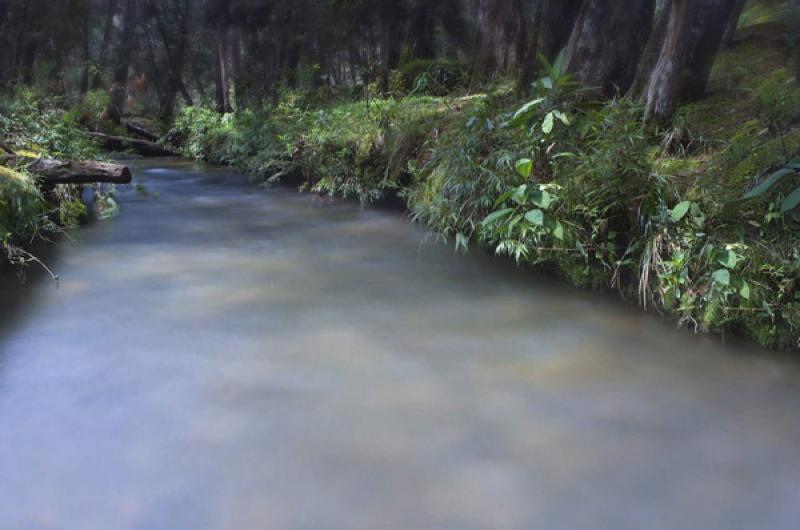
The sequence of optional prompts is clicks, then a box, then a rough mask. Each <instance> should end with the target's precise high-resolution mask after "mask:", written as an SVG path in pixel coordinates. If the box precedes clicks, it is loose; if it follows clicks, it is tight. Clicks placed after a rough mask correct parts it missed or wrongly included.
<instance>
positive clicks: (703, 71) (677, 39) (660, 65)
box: [644, 0, 735, 120]
mask: <svg viewBox="0 0 800 530" xmlns="http://www.w3.org/2000/svg"><path fill="white" fill-rule="evenodd" d="M734 3H735V0H672V2H671V4H670V6H669V23H668V25H667V29H666V33H665V37H664V42H663V45H662V47H661V53H660V54H659V59H658V62H657V63H656V64H655V66H654V67H653V71H652V74H651V75H650V77H649V80H648V83H647V86H646V88H645V91H644V94H645V111H646V113H647V116H649V117H655V118H657V119H660V120H667V119H669V118H670V117H671V115H672V113H673V112H674V110H675V108H676V107H677V106H678V105H680V104H681V103H684V102H689V101H695V100H697V99H699V98H700V97H702V96H703V94H704V93H705V90H706V86H707V85H708V79H709V77H710V75H711V67H712V66H713V63H714V58H715V57H716V55H717V53H718V51H719V47H720V44H721V42H722V35H723V33H724V32H725V26H726V25H727V23H728V20H729V17H730V14H731V11H732V9H733V7H734Z"/></svg>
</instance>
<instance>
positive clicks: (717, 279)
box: [711, 269, 731, 287]
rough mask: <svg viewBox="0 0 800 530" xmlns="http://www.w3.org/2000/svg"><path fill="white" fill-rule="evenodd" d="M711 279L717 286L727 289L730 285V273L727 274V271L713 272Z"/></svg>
mask: <svg viewBox="0 0 800 530" xmlns="http://www.w3.org/2000/svg"><path fill="white" fill-rule="evenodd" d="M711 279H712V280H714V283H716V284H717V285H722V286H725V287H727V286H729V285H730V284H731V273H730V272H728V269H719V270H717V271H714V274H712V275H711Z"/></svg>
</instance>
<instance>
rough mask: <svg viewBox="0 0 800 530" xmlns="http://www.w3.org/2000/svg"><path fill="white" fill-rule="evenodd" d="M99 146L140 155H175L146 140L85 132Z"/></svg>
mask: <svg viewBox="0 0 800 530" xmlns="http://www.w3.org/2000/svg"><path fill="white" fill-rule="evenodd" d="M87 135H88V136H89V137H90V138H92V139H93V140H94V141H95V142H97V144H98V145H100V147H102V148H103V149H107V150H109V151H127V150H132V151H135V152H137V153H139V154H140V155H142V156H153V157H157V156H175V153H174V152H173V151H171V150H170V149H167V148H166V147H164V146H162V145H159V144H157V143H155V142H149V141H147V140H138V139H136V138H125V137H123V136H110V135H107V134H101V133H87Z"/></svg>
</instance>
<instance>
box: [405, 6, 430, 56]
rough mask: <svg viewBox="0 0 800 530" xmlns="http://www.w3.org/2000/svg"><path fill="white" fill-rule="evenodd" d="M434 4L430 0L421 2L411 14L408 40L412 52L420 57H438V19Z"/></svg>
mask: <svg viewBox="0 0 800 530" xmlns="http://www.w3.org/2000/svg"><path fill="white" fill-rule="evenodd" d="M433 9H434V6H433V5H432V3H431V2H430V1H429V2H420V3H419V4H418V5H417V7H416V9H414V11H413V13H412V14H411V21H410V23H409V25H408V32H407V33H408V34H407V36H406V39H405V40H406V42H407V43H408V44H409V46H410V48H411V53H412V55H413V56H414V57H415V58H418V59H433V58H434V57H436V20H435V19H434V17H433Z"/></svg>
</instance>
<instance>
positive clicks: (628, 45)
mask: <svg viewBox="0 0 800 530" xmlns="http://www.w3.org/2000/svg"><path fill="white" fill-rule="evenodd" d="M654 12H655V0H616V1H615V2H612V3H611V5H609V2H607V1H606V0H587V1H586V3H585V4H584V5H583V8H581V11H580V14H579V15H578V20H577V22H576V23H575V28H574V29H573V31H572V36H571V37H570V40H569V44H568V45H567V51H566V55H565V65H566V69H567V71H569V72H570V73H572V74H573V75H574V76H575V78H576V79H577V80H578V81H580V82H581V83H583V84H585V85H587V86H589V87H592V88H597V89H599V90H600V91H601V92H602V93H603V94H604V95H606V96H613V95H614V94H617V93H620V92H621V93H624V92H626V91H627V90H628V89H629V88H630V87H631V84H633V80H634V77H635V76H636V67H637V65H638V64H639V58H640V56H641V53H642V49H643V48H644V46H645V44H646V43H647V38H648V37H649V36H650V30H651V28H652V24H653V14H654Z"/></svg>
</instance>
